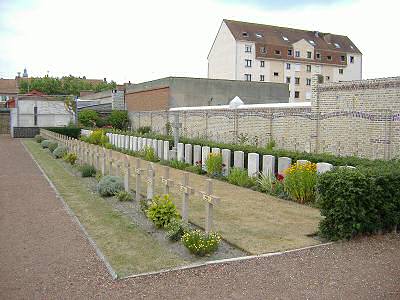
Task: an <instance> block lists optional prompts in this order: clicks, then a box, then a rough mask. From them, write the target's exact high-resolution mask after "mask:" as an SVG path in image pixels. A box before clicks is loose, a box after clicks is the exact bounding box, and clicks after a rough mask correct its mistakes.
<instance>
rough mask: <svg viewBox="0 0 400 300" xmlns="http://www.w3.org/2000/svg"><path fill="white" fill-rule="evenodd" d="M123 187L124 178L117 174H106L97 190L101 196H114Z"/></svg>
mask: <svg viewBox="0 0 400 300" xmlns="http://www.w3.org/2000/svg"><path fill="white" fill-rule="evenodd" d="M123 189H124V184H123V182H122V179H121V178H120V177H117V176H110V175H107V176H104V177H103V178H101V180H100V181H99V183H98V184H97V191H98V193H99V194H100V195H101V196H114V195H116V194H117V193H119V192H120V191H122V190H123Z"/></svg>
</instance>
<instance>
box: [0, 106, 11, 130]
mask: <svg viewBox="0 0 400 300" xmlns="http://www.w3.org/2000/svg"><path fill="white" fill-rule="evenodd" d="M0 134H10V111H9V110H8V109H6V110H0Z"/></svg>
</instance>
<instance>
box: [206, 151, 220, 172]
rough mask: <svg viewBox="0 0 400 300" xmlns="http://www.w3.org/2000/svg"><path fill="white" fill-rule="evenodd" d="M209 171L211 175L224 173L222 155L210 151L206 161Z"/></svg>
mask: <svg viewBox="0 0 400 300" xmlns="http://www.w3.org/2000/svg"><path fill="white" fill-rule="evenodd" d="M206 167H207V173H208V174H209V175H211V176H220V175H221V174H222V167H223V163H222V155H221V154H218V153H210V154H209V155H208V159H207V161H206Z"/></svg>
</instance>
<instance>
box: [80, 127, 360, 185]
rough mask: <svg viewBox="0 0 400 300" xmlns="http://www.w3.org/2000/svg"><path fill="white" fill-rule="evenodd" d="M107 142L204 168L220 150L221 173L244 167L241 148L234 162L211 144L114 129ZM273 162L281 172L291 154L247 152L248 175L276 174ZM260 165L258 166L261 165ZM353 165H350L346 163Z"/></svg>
mask: <svg viewBox="0 0 400 300" xmlns="http://www.w3.org/2000/svg"><path fill="white" fill-rule="evenodd" d="M90 133H91V131H90V130H82V132H81V134H82V135H85V136H88V135H90ZM107 137H108V139H109V142H110V143H111V144H112V145H114V146H115V147H117V148H120V149H126V150H131V151H141V150H143V149H145V148H146V147H150V148H152V149H153V150H154V152H155V154H156V155H157V156H158V158H159V159H161V160H173V159H176V160H178V161H181V162H185V163H188V164H193V165H196V164H199V163H201V165H202V168H203V170H206V161H207V159H208V157H209V154H210V153H216V154H220V155H221V156H222V163H223V165H224V167H223V175H224V176H228V175H229V171H230V169H231V168H232V167H234V168H239V169H244V166H245V164H244V160H245V154H244V152H243V151H234V153H233V163H232V161H231V160H232V159H231V157H232V156H231V150H229V149H220V148H210V147H208V146H200V145H194V146H193V145H191V144H183V143H178V145H177V147H176V149H175V148H173V149H171V148H170V142H169V141H164V140H157V139H150V138H143V137H137V136H129V135H123V134H116V133H107ZM276 162H277V163H278V166H277V173H278V174H281V175H284V173H285V172H284V171H285V170H286V169H288V168H289V167H290V166H291V164H292V159H291V158H290V157H278V159H276V157H275V156H273V155H262V165H261V166H260V154H258V153H248V155H247V172H248V175H249V176H250V177H255V176H258V175H259V174H260V173H261V174H264V175H265V176H271V175H273V174H275V168H276ZM307 162H308V161H307V160H297V162H296V163H297V164H306V163H307ZM260 167H261V168H260ZM347 167H349V168H353V167H351V166H347ZM332 169H333V165H332V164H330V163H325V162H319V163H317V172H318V173H319V174H322V173H325V172H327V171H330V170H332Z"/></svg>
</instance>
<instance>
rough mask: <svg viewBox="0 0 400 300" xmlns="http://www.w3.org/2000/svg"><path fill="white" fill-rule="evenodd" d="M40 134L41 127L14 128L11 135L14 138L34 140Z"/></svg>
mask: <svg viewBox="0 0 400 300" xmlns="http://www.w3.org/2000/svg"><path fill="white" fill-rule="evenodd" d="M39 133H40V128H39V127H13V128H12V133H11V134H12V137H13V138H33V137H35V135H37V134H39Z"/></svg>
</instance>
